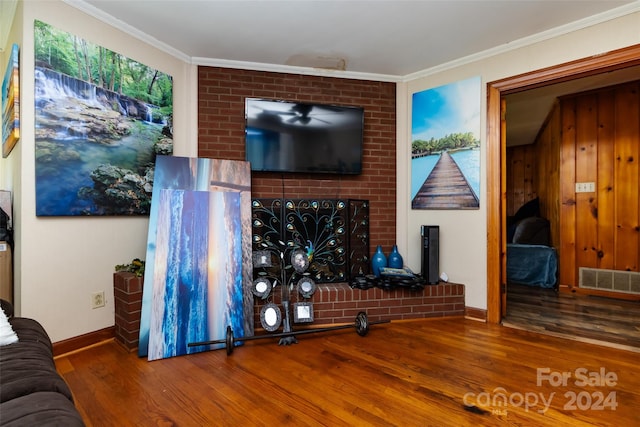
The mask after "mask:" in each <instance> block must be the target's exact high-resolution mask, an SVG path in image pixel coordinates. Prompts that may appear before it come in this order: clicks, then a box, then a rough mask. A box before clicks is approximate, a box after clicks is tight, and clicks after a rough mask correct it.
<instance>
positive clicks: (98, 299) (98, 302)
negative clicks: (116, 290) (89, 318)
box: [91, 291, 106, 308]
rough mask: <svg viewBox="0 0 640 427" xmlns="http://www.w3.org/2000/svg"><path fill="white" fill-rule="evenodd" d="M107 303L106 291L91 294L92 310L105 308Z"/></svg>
mask: <svg viewBox="0 0 640 427" xmlns="http://www.w3.org/2000/svg"><path fill="white" fill-rule="evenodd" d="M105 303H106V301H105V300H104V291H100V292H94V293H92V294H91V308H100V307H104V305H105Z"/></svg>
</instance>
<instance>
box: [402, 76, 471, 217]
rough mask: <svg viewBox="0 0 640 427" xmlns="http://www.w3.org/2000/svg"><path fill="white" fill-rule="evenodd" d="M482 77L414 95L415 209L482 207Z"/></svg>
mask: <svg viewBox="0 0 640 427" xmlns="http://www.w3.org/2000/svg"><path fill="white" fill-rule="evenodd" d="M480 93H481V81H480V77H473V78H470V79H467V80H462V81H458V82H455V83H451V84H448V85H445V86H440V87H436V88H433V89H428V90H424V91H421V92H416V93H414V94H413V97H412V106H413V107H412V114H411V117H412V118H411V120H412V122H411V208H412V209H478V208H479V207H480V100H481V98H480Z"/></svg>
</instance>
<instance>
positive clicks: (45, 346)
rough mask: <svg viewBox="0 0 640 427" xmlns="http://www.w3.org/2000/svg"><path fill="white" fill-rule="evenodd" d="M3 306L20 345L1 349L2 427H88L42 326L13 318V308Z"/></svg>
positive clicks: (15, 344) (0, 401)
mask: <svg viewBox="0 0 640 427" xmlns="http://www.w3.org/2000/svg"><path fill="white" fill-rule="evenodd" d="M1 302H2V310H3V311H4V312H5V314H6V316H7V318H8V320H9V323H10V324H11V327H12V328H13V330H14V332H15V333H16V335H17V336H18V342H15V343H13V344H6V345H3V346H0V425H1V426H65V427H75V426H84V425H85V424H84V422H83V420H82V417H81V416H80V414H79V413H78V411H77V409H76V407H75V406H74V404H73V396H72V394H71V390H70V389H69V387H68V386H67V384H66V383H65V381H64V379H63V378H62V377H61V376H60V374H58V372H57V371H56V366H55V363H54V361H53V347H52V344H51V340H50V339H49V336H48V335H47V333H46V331H45V330H44V328H43V327H42V325H40V323H38V322H37V321H35V320H33V319H28V318H24V317H13V307H12V306H11V304H10V303H8V302H7V301H4V300H2V301H1Z"/></svg>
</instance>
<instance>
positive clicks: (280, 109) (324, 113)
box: [245, 98, 364, 174]
mask: <svg viewBox="0 0 640 427" xmlns="http://www.w3.org/2000/svg"><path fill="white" fill-rule="evenodd" d="M245 115H246V123H245V137H246V138H245V142H246V143H245V148H246V160H248V161H249V162H250V164H251V170H253V171H263V172H300V173H337V174H359V173H361V172H362V146H363V129H364V109H363V108H361V107H354V106H338V105H326V104H312V103H301V102H287V101H280V100H268V99H257V98H247V99H246V102H245Z"/></svg>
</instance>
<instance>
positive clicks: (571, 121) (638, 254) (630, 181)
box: [560, 81, 640, 288]
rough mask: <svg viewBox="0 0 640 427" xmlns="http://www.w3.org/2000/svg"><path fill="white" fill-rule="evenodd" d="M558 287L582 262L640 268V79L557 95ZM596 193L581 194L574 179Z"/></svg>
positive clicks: (570, 280)
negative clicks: (559, 123) (589, 184)
mask: <svg viewBox="0 0 640 427" xmlns="http://www.w3.org/2000/svg"><path fill="white" fill-rule="evenodd" d="M560 105H561V112H562V113H561V114H562V142H561V162H562V166H561V169H562V172H561V177H560V178H561V214H560V230H561V235H560V239H561V247H560V253H561V260H560V262H561V265H562V267H561V269H560V286H561V287H567V288H572V287H573V286H577V281H578V268H579V267H592V268H605V269H612V270H623V271H640V267H639V266H640V196H639V192H640V188H639V187H640V186H639V182H640V168H639V167H638V164H639V157H640V81H635V82H632V83H626V84H622V85H617V86H613V87H610V88H606V89H603V90H597V91H592V92H586V93H581V94H578V95H574V96H567V97H563V98H561V99H560ZM586 182H593V183H595V192H586V193H576V191H575V190H576V188H575V184H576V183H586Z"/></svg>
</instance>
